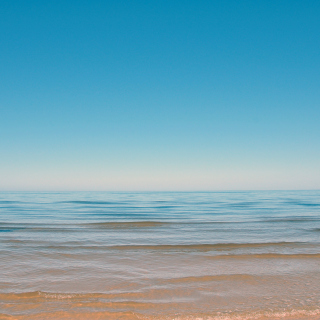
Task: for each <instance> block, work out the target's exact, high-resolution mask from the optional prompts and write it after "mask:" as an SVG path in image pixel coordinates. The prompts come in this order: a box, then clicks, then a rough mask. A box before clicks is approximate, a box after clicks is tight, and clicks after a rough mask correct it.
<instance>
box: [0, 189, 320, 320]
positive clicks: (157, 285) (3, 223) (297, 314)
mask: <svg viewBox="0 0 320 320" xmlns="http://www.w3.org/2000/svg"><path fill="white" fill-rule="evenodd" d="M0 319H32V320H33V319H93V320H94V319H150V320H151V319H158V320H161V319H165V320H170V319H176V320H178V319H179V320H196V319H197V320H205V319H207V320H209V319H211V320H213V319H217V320H218V319H220V320H227V319H238V320H243V319H320V191H273V192H271V191H261V192H211V193H210V192H208V193H191V192H188V193H187V192H181V193H179V192H146V193H137V192H136V193H125V192H122V193H112V192H63V193H30V192H25V193H9V192H2V193H0Z"/></svg>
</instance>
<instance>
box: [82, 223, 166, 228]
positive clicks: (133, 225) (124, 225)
mask: <svg viewBox="0 0 320 320" xmlns="http://www.w3.org/2000/svg"><path fill="white" fill-rule="evenodd" d="M169 224H171V223H170V222H163V221H118V222H95V223H87V224H83V226H88V227H94V228H104V229H105V228H106V229H109V228H110V229H114V228H119V229H127V228H150V227H161V226H166V225H169Z"/></svg>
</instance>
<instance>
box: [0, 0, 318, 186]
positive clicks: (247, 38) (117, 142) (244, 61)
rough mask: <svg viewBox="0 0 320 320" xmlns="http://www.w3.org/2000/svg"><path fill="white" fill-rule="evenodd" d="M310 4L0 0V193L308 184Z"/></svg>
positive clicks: (312, 179) (312, 177)
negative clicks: (0, 191)
mask: <svg viewBox="0 0 320 320" xmlns="http://www.w3.org/2000/svg"><path fill="white" fill-rule="evenodd" d="M319 17H320V2H319V1H318V0H317V1H313V0H303V1H302V0H301V1H298V0H287V1H284V0H277V1H269V0H268V1H266V0H259V1H256V0H252V1H247V0H242V1H239V0H211V1H204V0H197V1H196V0H184V1H182V0H180V1H178V0H170V1H169V0H158V1H141V0H131V1H129V0H108V1H106V0H105V1H102V0H90V1H89V0H88V1H84V0H77V1H75V0H74V1H72V0H63V1H61V0H46V1H36V0H28V1H22V0H2V1H1V2H0V190H2V191H6V190H7V191H24V190H26V191H60V190H61V191H63V190H106V191H108V190H109V191H157V190H159V191H166V190H168V191H174V190H180V191H219V190H278V189H320V125H319V122H320V94H319V93H320V56H319V53H320V36H319V34H320V19H319Z"/></svg>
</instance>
